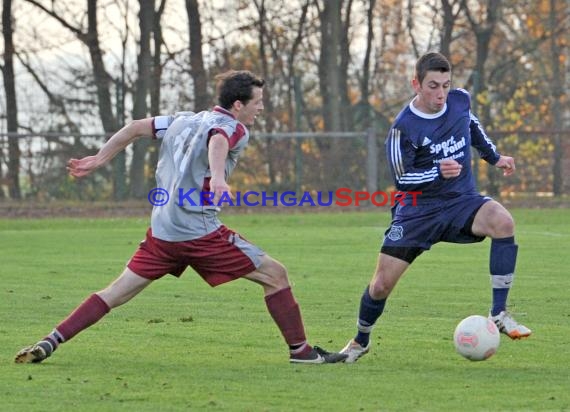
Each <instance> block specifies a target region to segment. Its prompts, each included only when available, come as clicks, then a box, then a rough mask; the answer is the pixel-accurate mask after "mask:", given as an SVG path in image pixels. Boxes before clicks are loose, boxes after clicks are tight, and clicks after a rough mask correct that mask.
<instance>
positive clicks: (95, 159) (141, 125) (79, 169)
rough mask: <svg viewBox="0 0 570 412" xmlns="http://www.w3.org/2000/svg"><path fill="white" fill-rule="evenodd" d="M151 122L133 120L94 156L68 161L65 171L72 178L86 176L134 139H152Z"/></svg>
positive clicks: (150, 118) (147, 119)
mask: <svg viewBox="0 0 570 412" xmlns="http://www.w3.org/2000/svg"><path fill="white" fill-rule="evenodd" d="M152 121H153V118H152V117H149V118H146V119H140V120H133V121H132V122H130V123H129V124H127V125H126V126H125V127H123V128H122V129H121V130H119V131H118V132H117V133H115V134H114V135H113V136H111V138H110V139H109V140H107V142H106V143H105V144H104V145H103V147H101V149H100V150H99V152H98V153H97V154H96V155H95V156H87V157H84V158H82V159H70V160H69V161H68V162H67V171H68V172H69V174H70V175H71V176H74V177H83V176H87V175H88V174H90V173H91V172H93V171H94V170H96V169H98V168H100V167H101V166H104V165H105V164H107V163H108V162H109V161H110V160H111V159H113V158H114V157H115V156H116V155H117V153H119V152H120V151H121V150H123V149H124V148H125V147H127V146H128V145H129V144H131V143H132V142H134V141H135V140H136V139H138V138H140V137H144V136H146V137H152V134H153V127H152Z"/></svg>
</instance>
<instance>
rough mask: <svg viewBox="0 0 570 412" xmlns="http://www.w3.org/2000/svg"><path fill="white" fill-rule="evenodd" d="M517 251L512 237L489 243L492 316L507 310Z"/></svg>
mask: <svg viewBox="0 0 570 412" xmlns="http://www.w3.org/2000/svg"><path fill="white" fill-rule="evenodd" d="M517 251H518V246H517V245H516V244H515V238H514V236H510V237H506V238H502V239H493V240H492V241H491V257H490V260H489V271H490V272H491V284H492V287H493V305H492V307H491V315H492V316H496V315H498V314H499V313H501V312H502V311H504V310H506V308H507V298H508V295H509V290H510V288H511V286H512V283H513V278H514V272H515V266H516V262H517Z"/></svg>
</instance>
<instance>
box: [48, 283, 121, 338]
mask: <svg viewBox="0 0 570 412" xmlns="http://www.w3.org/2000/svg"><path fill="white" fill-rule="evenodd" d="M110 310H111V309H110V308H109V306H108V305H107V304H106V303H105V301H104V300H103V299H101V298H100V297H99V295H97V294H96V293H94V294H92V295H91V296H89V297H88V298H87V299H85V301H83V303H82V304H81V305H79V306H78V307H77V308H76V309H75V310H74V311H73V312H72V313H71V314H70V315H69V316H68V317H67V318H66V319H65V320H64V321H63V322H61V323H60V324H59V325H57V327H56V330H57V332H59V334H60V335H61V337H62V338H63V340H64V341H68V340H70V339H71V338H73V337H74V336H75V335H77V334H78V333H79V332H81V331H82V330H83V329H87V328H88V327H89V326H91V325H93V324H94V323H96V322H97V321H98V320H99V319H101V318H102V317H103V316H105V315H106V314H107V313H108V312H109V311H110Z"/></svg>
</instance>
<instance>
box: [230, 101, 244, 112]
mask: <svg viewBox="0 0 570 412" xmlns="http://www.w3.org/2000/svg"><path fill="white" fill-rule="evenodd" d="M242 107H243V103H242V101H241V100H236V101H235V102H234V104H232V108H233V109H234V110H236V111H238V112H239V111H240V110H241V108H242Z"/></svg>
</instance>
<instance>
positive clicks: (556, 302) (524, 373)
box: [0, 209, 570, 411]
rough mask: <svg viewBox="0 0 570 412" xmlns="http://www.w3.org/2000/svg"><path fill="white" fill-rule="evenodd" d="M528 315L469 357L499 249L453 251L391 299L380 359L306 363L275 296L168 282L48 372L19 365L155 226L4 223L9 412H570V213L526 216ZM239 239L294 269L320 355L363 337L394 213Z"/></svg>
mask: <svg viewBox="0 0 570 412" xmlns="http://www.w3.org/2000/svg"><path fill="white" fill-rule="evenodd" d="M513 214H514V216H515V219H516V221H517V225H518V226H517V240H518V243H519V245H520V249H519V260H518V265H517V278H516V280H515V286H514V288H513V291H512V293H511V298H510V304H511V311H512V312H514V313H515V315H516V317H517V319H518V320H520V321H521V322H523V323H525V324H526V325H527V326H529V327H530V328H531V329H533V331H534V334H533V336H532V337H531V338H529V339H527V340H526V341H510V340H507V339H506V338H502V341H501V346H500V348H499V351H498V353H497V354H496V355H495V356H494V357H492V358H491V359H489V360H488V361H485V362H470V361H467V360H465V359H463V358H461V357H460V356H459V355H457V354H456V353H455V351H454V348H453V342H452V334H453V330H454V328H455V325H456V324H457V323H458V322H459V321H460V320H461V319H462V318H464V317H466V316H468V315H471V314H483V315H484V314H486V312H487V310H488V306H489V300H490V286H489V277H488V274H487V273H488V272H487V271H488V249H489V242H488V241H485V242H483V243H480V244H476V245H467V246H466V245H450V244H439V245H437V246H435V247H434V248H433V249H432V250H431V251H430V252H429V253H426V254H424V255H422V256H421V257H420V258H418V260H417V261H416V263H415V264H414V265H413V266H412V267H411V269H410V270H409V271H408V273H407V274H406V276H405V277H404V278H403V279H402V281H401V282H400V284H399V285H398V287H397V288H396V290H395V292H394V293H393V295H392V296H391V298H390V300H389V301H388V305H387V307H386V311H385V313H384V316H383V317H382V318H381V320H380V322H379V324H378V326H377V328H376V329H375V332H374V334H373V349H372V352H371V353H370V354H369V355H367V356H366V357H364V358H363V359H361V360H360V361H359V362H358V363H356V364H352V365H345V364H336V365H302V366H299V365H290V364H289V363H288V354H287V348H286V346H285V345H284V343H283V341H282V338H281V336H280V333H279V331H278V329H277V328H276V326H275V325H274V324H273V322H272V321H271V318H270V316H269V314H268V313H267V311H266V309H265V305H264V302H263V299H262V291H261V288H260V287H259V286H257V285H255V284H253V283H250V282H247V281H245V280H240V281H236V282H233V283H230V284H227V285H223V286H221V287H219V288H216V289H211V288H210V287H209V286H207V285H206V284H205V283H204V282H203V281H202V280H201V279H200V278H199V277H198V276H197V275H195V274H194V272H192V271H191V270H188V271H187V272H186V273H185V274H184V275H183V276H182V278H180V279H175V278H173V277H167V278H164V279H162V280H160V281H158V282H156V283H155V284H153V285H151V286H150V287H149V288H148V289H147V290H146V291H144V292H143V293H142V294H141V295H139V296H138V297H136V298H135V299H134V300H133V301H131V302H130V303H128V304H127V305H125V306H123V307H120V308H117V309H116V310H114V311H113V312H111V313H110V314H109V315H108V316H107V317H106V318H104V319H103V320H102V321H101V322H99V323H98V324H96V325H94V326H93V327H92V328H90V329H88V330H87V331H84V332H83V333H81V334H79V335H78V336H77V337H75V338H74V339H73V340H72V341H71V342H69V343H66V344H65V345H63V346H62V347H60V349H59V350H58V351H57V352H56V353H55V354H54V356H53V357H52V358H50V359H48V360H47V361H46V362H45V363H42V364H32V365H17V364H14V363H13V357H14V355H15V353H16V352H17V351H18V350H19V349H20V348H21V347H23V346H25V345H28V344H31V343H34V342H35V341H36V340H37V339H39V338H41V337H43V336H44V335H45V334H46V333H48V332H49V331H51V329H52V328H53V327H54V326H55V325H56V324H57V323H58V322H59V321H60V320H61V319H62V318H64V317H65V316H67V314H68V313H69V312H70V311H71V310H72V309H73V308H74V307H75V306H76V305H77V304H78V303H80V302H81V301H82V300H83V299H84V298H85V297H86V296H88V295H89V294H90V293H92V292H94V291H96V290H98V289H101V288H102V287H104V286H106V285H107V284H108V283H109V282H111V281H112V280H113V279H114V278H115V276H116V275H117V274H118V273H119V272H120V271H121V270H122V267H123V265H124V264H125V262H126V261H127V260H128V258H129V257H130V256H131V254H132V252H133V251H134V250H135V248H136V246H137V244H138V242H139V240H141V239H142V238H143V235H144V233H145V230H146V226H147V220H146V219H54V220H0V250H1V252H0V253H1V256H2V260H1V263H0V268H1V269H0V270H1V273H2V276H1V279H2V288H1V292H0V293H1V298H0V319H1V321H0V353H1V356H0V366H1V374H0V410H2V411H56V410H57V411H71V410H73V411H182V410H184V411H202V410H225V411H412V410H421V411H454V410H467V411H479V410H480V411H490V410H493V411H494V410H516V411H519V410H529V411H537V410H541V411H542V410H545V411H546V410H552V411H562V410H570V391H569V390H570V378H569V372H568V368H569V365H570V354H569V352H570V351H569V346H570V305H569V304H568V293H569V291H570V277H569V276H568V267H569V263H570V259H569V257H568V256H569V253H568V247H569V245H570V228H569V226H570V225H568V222H570V211H568V210H566V209H556V210H555V209H551V210H514V211H513ZM223 218H224V221H225V223H226V224H228V226H230V227H232V228H234V229H236V230H238V231H239V232H240V233H241V234H242V235H244V236H245V237H247V238H248V239H250V240H252V241H254V242H255V243H257V244H258V245H260V246H262V247H263V248H264V249H265V250H266V251H267V252H268V253H269V254H270V255H272V256H273V257H275V258H277V259H279V260H280V261H282V262H283V263H284V264H285V265H286V266H287V267H288V269H289V273H290V278H291V281H292V283H293V286H294V292H295V295H296V297H297V300H298V301H299V303H300V305H301V310H302V312H303V315H304V319H305V324H306V328H307V333H308V337H309V339H310V341H311V342H312V343H313V344H319V345H321V346H323V347H325V348H326V349H329V350H339V349H340V348H341V347H342V346H344V344H345V343H346V341H347V340H348V339H349V338H350V337H352V336H353V335H354V332H355V319H356V312H357V307H358V302H359V299H360V295H361V293H362V290H363V288H364V286H365V285H366V283H367V282H368V280H369V278H370V276H371V274H372V271H373V269H374V266H375V262H376V255H377V251H378V248H379V244H380V239H381V235H382V233H383V231H384V228H385V227H386V225H387V223H388V215H387V214H386V213H385V212H376V213H371V212H362V213H336V214H333V213H331V214H281V215H269V214H261V215H241V216H240V215H231V216H225V217H223Z"/></svg>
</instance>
